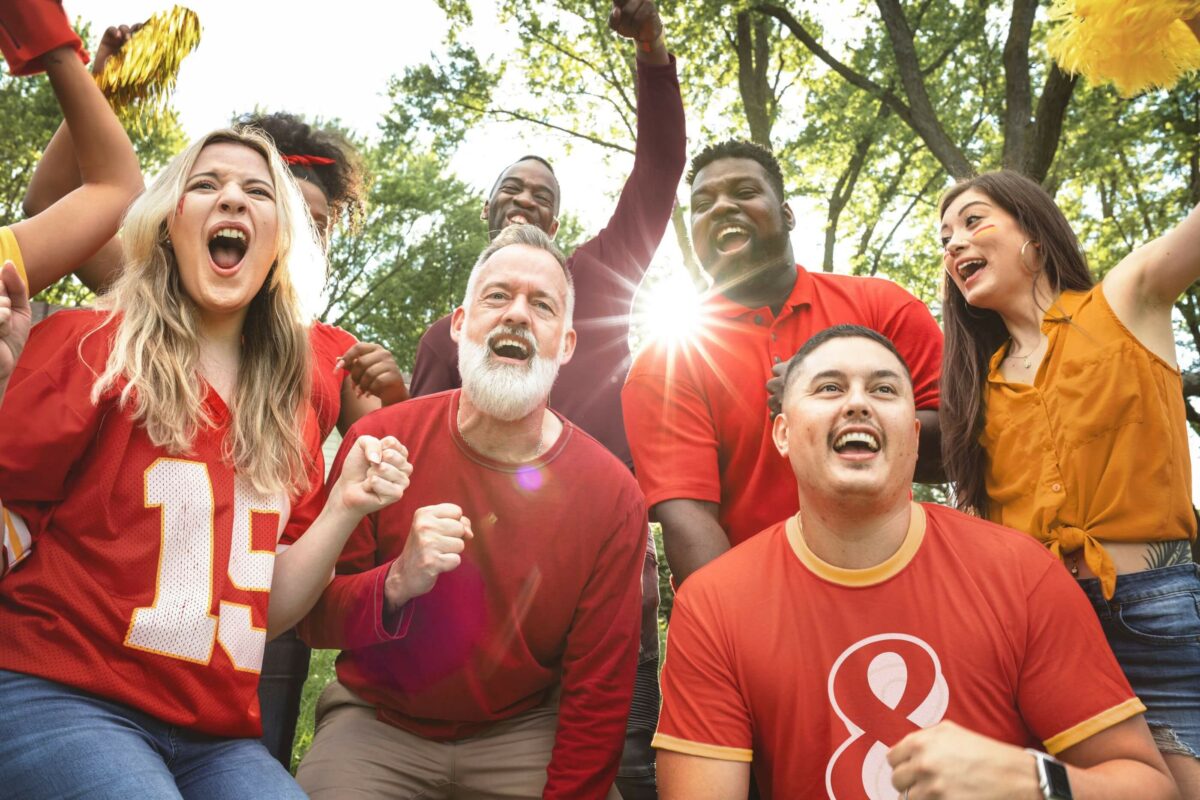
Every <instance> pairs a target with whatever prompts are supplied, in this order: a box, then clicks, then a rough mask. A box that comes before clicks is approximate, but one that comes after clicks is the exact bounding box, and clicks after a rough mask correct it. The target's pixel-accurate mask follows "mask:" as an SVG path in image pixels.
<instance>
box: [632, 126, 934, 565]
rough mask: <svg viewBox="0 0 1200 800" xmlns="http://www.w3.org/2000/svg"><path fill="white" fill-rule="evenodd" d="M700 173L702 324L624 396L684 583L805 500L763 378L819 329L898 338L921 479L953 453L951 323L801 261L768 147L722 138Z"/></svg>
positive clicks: (664, 344)
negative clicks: (944, 440)
mask: <svg viewBox="0 0 1200 800" xmlns="http://www.w3.org/2000/svg"><path fill="white" fill-rule="evenodd" d="M688 182H689V183H690V184H691V186H692V207H691V219H692V243H693V245H694V246H695V248H696V256H697V257H698V258H699V259H700V263H701V264H703V265H704V268H705V270H706V271H707V272H708V273H709V275H711V276H712V278H713V280H714V282H715V284H714V286H713V289H712V291H711V292H710V293H709V295H707V296H706V298H705V299H704V301H703V304H702V316H701V324H700V326H699V327H698V329H697V331H695V332H693V333H692V334H691V335H690V336H678V337H674V338H663V339H659V340H657V341H654V342H652V343H650V344H649V345H648V346H646V347H645V348H644V349H643V350H642V351H641V352H640V353H638V356H637V358H636V359H635V361H634V363H633V367H632V368H631V369H630V371H629V377H628V379H627V381H626V383H625V388H624V391H623V392H622V395H621V402H622V405H623V407H624V411H625V428H626V431H627V433H628V436H629V444H630V448H631V449H632V451H633V461H634V467H635V472H636V474H637V477H638V482H639V483H640V484H641V485H642V490H643V491H644V492H645V493H646V503H647V504H648V505H649V506H650V511H651V516H652V517H654V518H656V519H657V520H658V521H659V522H661V523H662V529H663V543H664V545H665V546H666V555H667V561H668V562H669V563H670V565H671V572H672V574H673V575H674V577H675V581H676V582H677V583H679V582H682V581H683V580H684V579H685V578H687V576H688V575H690V574H691V573H692V572H693V571H694V570H696V569H697V568H699V567H700V566H702V565H703V564H705V563H707V562H708V561H710V560H711V559H713V558H715V557H716V556H718V555H720V554H721V553H723V552H725V551H726V550H728V549H729V547H730V546H731V545H736V544H738V543H739V542H741V541H742V540H744V539H746V538H747V537H749V536H750V535H752V534H754V533H757V532H758V531H760V530H762V529H763V528H765V527H766V526H767V525H769V524H771V523H772V522H776V521H778V520H779V519H780V518H781V517H784V516H786V515H788V514H790V513H792V512H794V511H795V510H796V508H797V500H796V492H795V489H794V488H793V487H792V482H791V479H790V477H789V475H788V468H787V462H786V461H784V460H783V459H782V458H780V457H779V454H778V453H776V452H775V449H774V447H773V446H772V445H771V419H770V414H769V411H768V408H767V392H766V391H765V390H764V388H763V387H764V385H765V384H767V382H768V380H769V379H771V378H772V368H773V367H775V366H776V365H780V364H782V363H783V362H785V361H787V359H789V358H791V356H792V354H793V353H795V352H796V351H797V350H798V349H799V348H800V346H801V345H803V344H804V342H805V341H807V340H808V338H809V337H810V336H812V335H813V334H814V333H816V332H817V331H820V330H822V329H824V328H827V327H829V326H830V325H836V324H839V323H855V324H859V325H865V326H867V327H868V328H872V329H874V330H877V331H879V332H881V333H883V334H884V335H886V336H888V337H889V338H891V339H892V340H893V341H895V342H896V346H897V347H898V348H899V350H900V352H901V353H903V354H904V357H905V359H906V360H907V361H908V363H909V364H910V365H911V366H912V370H913V377H914V382H915V386H916V399H917V409H918V411H917V416H918V417H919V418H920V419H921V425H922V431H923V435H922V442H921V462H920V464H919V465H918V474H919V475H921V478H919V479H921V480H926V479H929V478H930V477H933V476H934V475H935V474H936V473H937V471H938V467H937V462H938V461H939V460H940V459H939V454H938V447H939V437H938V435H937V430H938V425H937V406H938V377H939V375H940V370H941V360H942V332H941V330H940V329H939V328H938V326H937V323H936V322H935V321H934V319H933V317H932V316H931V315H930V313H929V309H928V308H926V307H925V304H924V303H922V302H921V301H920V300H918V299H917V298H915V297H913V296H912V295H911V294H909V293H908V292H906V291H905V290H904V289H902V288H900V287H899V286H897V285H896V284H894V283H892V282H891V281H888V280H884V279H881V278H859V277H851V276H848V275H834V274H826V273H823V272H816V273H810V272H808V271H806V270H805V269H804V268H802V267H800V266H799V265H798V264H796V261H795V258H794V257H793V255H792V246H791V243H790V240H789V238H788V234H789V231H790V230H791V229H792V226H793V224H794V222H795V218H794V217H793V215H792V210H791V208H790V207H789V206H788V204H787V203H786V202H785V199H784V190H783V174H782V172H781V171H780V167H779V162H778V161H776V160H775V157H774V156H773V155H771V153H770V152H769V151H767V150H766V149H764V148H762V147H760V146H758V145H756V144H752V143H750V142H741V141H736V140H732V141H727V142H722V143H720V144H716V145H712V146H710V147H708V148H706V149H705V150H704V151H702V152H701V153H700V154H699V155H697V156H696V157H695V158H694V159H693V160H692V168H691V172H690V174H689V176H688Z"/></svg>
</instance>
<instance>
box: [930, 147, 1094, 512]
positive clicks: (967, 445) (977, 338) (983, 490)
mask: <svg viewBox="0 0 1200 800" xmlns="http://www.w3.org/2000/svg"><path fill="white" fill-rule="evenodd" d="M971 189H974V190H975V191H978V192H982V193H983V194H985V195H987V196H988V199H990V200H991V201H992V202H993V203H995V204H996V205H997V206H999V207H1000V208H1002V209H1004V210H1005V211H1007V212H1008V213H1009V214H1011V215H1012V216H1013V218H1014V219H1015V220H1016V221H1017V224H1018V225H1020V226H1021V229H1022V230H1023V231H1025V234H1026V235H1027V236H1028V237H1029V239H1030V240H1031V241H1033V242H1035V243H1037V245H1038V247H1037V252H1038V253H1039V254H1040V255H1041V257H1042V269H1043V270H1044V271H1045V273H1046V279H1047V281H1048V282H1049V284H1050V289H1051V291H1052V292H1053V293H1054V294H1055V295H1057V294H1058V293H1059V292H1060V291H1062V290H1064V289H1066V290H1087V289H1090V288H1091V287H1092V286H1093V285H1094V281H1093V279H1092V274H1091V273H1090V272H1089V271H1088V266H1087V259H1086V258H1085V257H1084V255H1083V251H1082V250H1081V249H1080V247H1079V240H1078V238H1076V236H1075V232H1074V231H1073V230H1071V226H1070V224H1069V223H1068V222H1067V218H1066V217H1064V216H1063V213H1062V212H1061V211H1060V210H1059V209H1058V206H1056V205H1055V204H1054V200H1052V199H1051V197H1050V195H1049V194H1047V193H1046V190H1045V189H1043V188H1042V187H1041V186H1040V185H1039V184H1037V183H1036V182H1034V181H1032V180H1030V179H1029V178H1026V177H1025V176H1024V175H1021V174H1020V173H1018V172H1013V171H1011V170H1001V171H999V172H986V173H984V174H982V175H977V176H976V177H974V178H970V179H968V180H964V181H961V182H959V183H956V184H955V185H954V186H952V187H950V189H948V190H947V191H946V193H945V194H944V195H942V199H941V201H939V203H938V214H939V216H944V215H945V213H946V209H947V208H948V207H949V205H950V204H951V203H952V202H954V200H955V198H957V197H958V196H959V195H961V194H962V193H963V192H966V191H968V190H971ZM942 278H943V280H942V283H943V286H942V326H943V328H944V330H945V335H946V342H945V350H944V352H943V356H942V381H941V401H940V408H939V409H938V416H939V418H940V421H941V428H942V464H943V465H944V467H945V469H946V477H947V478H948V479H949V480H950V481H952V482H953V483H954V484H955V487H954V503H955V505H956V506H957V507H958V508H959V509H960V510H963V511H971V512H974V513H976V514H978V515H980V516H986V515H987V513H988V496H987V484H986V481H985V478H984V475H985V471H986V469H987V453H986V452H985V451H984V449H983V445H981V444H980V443H979V436H980V434H981V433H982V432H983V414H984V408H983V390H984V386H985V385H986V382H987V376H988V363H989V362H990V361H991V358H992V354H994V353H995V352H996V351H997V350H998V349H999V348H1000V347H1001V346H1002V345H1003V344H1004V342H1005V341H1006V340H1007V339H1008V338H1009V334H1008V329H1007V328H1005V327H1004V321H1003V319H1001V317H1000V315H999V314H997V313H996V312H995V311H991V310H989V309H986V308H975V307H973V306H971V305H970V304H969V303H967V301H966V298H964V297H963V295H962V293H961V292H960V291H959V290H958V287H957V286H956V285H955V283H954V281H952V280H950V278H949V276H945V275H943V276H942Z"/></svg>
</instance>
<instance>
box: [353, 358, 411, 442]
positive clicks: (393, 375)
mask: <svg viewBox="0 0 1200 800" xmlns="http://www.w3.org/2000/svg"><path fill="white" fill-rule="evenodd" d="M341 362H342V366H343V367H345V369H346V371H347V372H348V373H349V374H347V375H346V380H345V381H343V382H342V413H341V414H340V415H339V417H338V430H339V431H341V433H342V435H343V436H345V435H346V431H348V430H350V426H351V425H353V424H354V423H355V422H358V420H359V419H360V418H362V417H364V416H366V415H367V414H369V413H371V412H372V411H375V410H376V409H378V408H381V407H383V406H390V405H392V404H393V403H400V402H403V401H405V400H407V399H408V387H406V386H405V385H404V376H403V375H401V374H400V368H399V367H398V366H397V365H396V359H395V357H394V356H393V355H392V354H391V353H390V352H389V351H388V350H387V349H386V348H384V347H382V346H380V345H377V344H374V343H372V342H359V343H358V344H356V345H354V346H353V347H351V348H350V349H349V350H347V351H346V352H345V353H343V354H342V357H341Z"/></svg>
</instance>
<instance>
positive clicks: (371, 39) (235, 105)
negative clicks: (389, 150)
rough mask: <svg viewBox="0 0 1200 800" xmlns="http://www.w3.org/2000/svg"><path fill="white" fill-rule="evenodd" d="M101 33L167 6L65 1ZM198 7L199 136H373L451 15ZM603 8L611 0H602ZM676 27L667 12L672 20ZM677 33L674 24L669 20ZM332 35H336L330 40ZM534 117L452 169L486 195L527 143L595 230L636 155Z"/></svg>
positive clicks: (188, 93)
mask: <svg viewBox="0 0 1200 800" xmlns="http://www.w3.org/2000/svg"><path fill="white" fill-rule="evenodd" d="M66 5H67V11H68V13H70V14H79V15H82V16H83V18H84V19H85V20H87V21H88V22H90V23H91V25H92V30H93V31H96V32H97V33H99V32H101V31H103V30H104V29H105V28H107V27H108V26H109V25H114V24H120V23H132V22H136V21H140V20H143V19H145V18H146V17H148V16H150V14H152V13H154V12H155V11H158V10H161V9H164V8H168V7H169V5H168V3H167V2H166V0H99V2H91V3H86V4H83V3H76V2H73V1H72V0H67V4H66ZM187 5H188V7H190V8H192V9H193V10H195V11H196V13H197V14H198V15H199V16H200V23H201V26H202V28H203V32H202V36H201V42H200V46H199V47H198V48H197V50H196V51H195V52H194V53H192V54H191V55H190V56H188V57H187V59H186V60H185V61H184V63H183V68H182V70H181V71H180V76H179V84H178V87H177V90H176V92H175V96H174V106H175V108H176V110H177V111H178V112H179V114H180V118H181V121H182V124H183V127H184V130H185V131H186V132H187V134H188V135H189V136H190V137H197V136H200V135H202V134H204V133H206V132H207V131H209V130H211V129H213V128H217V127H220V126H222V125H225V124H227V123H228V122H229V120H230V119H231V118H232V117H233V116H234V115H235V114H238V113H243V112H246V111H250V110H252V109H253V108H254V107H255V106H256V105H257V106H260V107H262V108H265V109H267V110H270V111H280V110H283V111H290V112H293V113H298V114H303V115H305V116H308V117H322V118H325V119H334V118H336V119H340V120H341V121H342V123H343V124H345V125H346V126H348V127H350V128H351V129H353V130H355V131H357V132H358V133H360V134H362V135H364V136H367V137H368V138H371V137H373V136H374V135H375V131H376V128H377V125H378V122H379V120H380V119H381V118H382V117H383V114H384V112H385V111H386V110H387V109H388V107H389V103H388V100H387V96H386V88H387V83H388V79H389V78H391V77H393V76H395V75H399V74H401V73H403V71H404V69H405V68H406V67H410V66H413V65H416V64H420V63H423V62H425V61H427V60H428V59H429V58H430V56H431V55H432V54H434V53H438V52H441V50H442V40H443V38H444V35H445V33H446V31H447V28H448V24H447V22H446V19H445V16H444V15H443V14H442V13H441V11H440V10H439V9H438V8H437V6H436V5H435V4H434V2H433V1H432V0H403V2H399V3H380V2H370V1H368V0H338V2H337V3H335V4H333V5H330V4H329V3H314V2H311V0H300V1H299V2H292V3H287V4H279V3H264V2H254V1H253V0H238V1H236V2H235V0H189V2H188V3H187ZM597 5H598V7H602V4H600V3H598V4H597ZM472 6H473V7H474V9H475V26H474V28H473V29H472V30H471V31H470V32H469V33H468V39H469V40H470V41H471V43H472V44H473V45H474V46H475V47H476V48H477V50H479V51H480V52H481V53H482V54H484V55H490V54H495V53H497V52H500V51H503V50H506V49H507V47H508V45H509V44H510V43H511V42H512V41H513V40H514V37H513V36H512V34H511V33H510V32H508V31H506V30H505V29H504V28H503V27H502V26H501V25H500V24H499V22H498V21H497V19H496V17H495V13H494V11H493V8H494V6H493V4H491V3H488V2H485V1H484V0H472ZM668 25H669V20H668ZM668 35H669V30H668ZM326 43H327V44H326ZM564 141H565V140H564V137H562V136H561V135H558V134H554V133H552V132H549V131H546V130H544V129H538V128H531V126H529V125H526V124H514V123H495V124H492V125H490V126H487V128H486V130H481V131H478V132H477V133H476V134H475V135H473V136H472V137H470V138H469V139H468V141H467V142H466V143H465V145H464V146H463V147H462V148H461V149H460V151H459V153H458V154H457V156H456V157H455V159H454V162H453V167H454V169H455V170H456V172H458V174H459V176H460V177H461V178H463V179H464V180H465V181H467V182H468V183H470V184H472V185H474V186H477V187H479V190H480V197H481V199H482V196H483V193H484V192H486V191H487V188H488V187H489V186H490V185H491V183H492V181H493V179H494V178H495V176H496V174H497V173H498V172H499V169H500V168H501V167H502V166H504V165H505V164H508V163H509V162H511V161H513V160H514V159H516V158H518V157H520V156H522V155H525V154H527V153H529V152H537V153H539V154H544V155H546V156H548V157H549V158H550V159H551V160H552V161H553V163H554V165H555V170H556V171H557V172H558V173H559V176H560V178H561V183H562V186H563V194H564V200H565V204H566V207H567V208H568V209H569V210H570V211H571V212H572V213H573V214H575V215H576V216H577V217H579V218H580V219H581V221H582V222H583V223H584V226H585V228H586V229H587V230H589V231H591V230H596V229H598V228H600V227H601V226H603V224H604V222H605V221H606V220H607V217H608V214H609V213H611V210H612V202H613V198H614V197H615V195H616V193H617V192H618V191H619V190H620V187H621V185H622V182H623V180H624V177H625V175H627V174H628V171H629V168H630V166H631V165H632V157H620V156H618V157H614V158H612V159H611V160H610V161H609V162H608V163H605V161H604V160H603V158H602V156H604V155H605V152H602V151H601V148H599V147H597V146H595V145H591V144H587V143H584V142H576V143H575V145H574V147H573V150H572V151H571V153H570V155H567V152H566V149H565V147H564ZM823 221H824V220H823V215H814V216H813V217H812V220H811V222H812V224H801V225H799V226H797V227H798V229H799V230H798V231H797V235H796V237H795V243H796V246H797V254H798V257H800V258H801V260H802V261H803V262H804V263H810V264H811V263H818V264H819V263H820V258H821V237H822V233H821V230H822V228H821V226H822V225H823ZM659 259H660V260H662V261H664V262H673V263H679V261H680V256H679V250H678V248H677V247H676V246H675V241H674V237H672V236H670V235H669V234H668V235H667V236H666V237H664V247H663V249H662V250H661V251H660V254H659Z"/></svg>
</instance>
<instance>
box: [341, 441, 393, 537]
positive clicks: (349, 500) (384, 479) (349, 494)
mask: <svg viewBox="0 0 1200 800" xmlns="http://www.w3.org/2000/svg"><path fill="white" fill-rule="evenodd" d="M410 475H412V464H409V463H408V449H407V448H405V446H404V445H402V444H400V442H399V441H398V440H397V439H396V437H394V436H385V437H383V438H382V439H376V438H375V437H374V436H360V437H358V439H356V440H355V441H354V446H353V447H352V448H351V449H350V452H348V453H347V454H346V458H345V460H344V461H343V462H342V474H341V475H340V476H338V479H337V483H335V484H334V485H333V489H332V490H331V491H330V493H329V501H330V502H335V501H336V502H339V503H341V504H342V506H343V507H344V508H345V509H346V510H347V511H350V512H352V513H354V514H355V515H357V516H360V517H363V516H366V515H367V514H373V513H375V512H376V511H378V510H379V509H381V508H384V507H386V506H389V505H391V504H392V503H394V502H396V501H397V500H399V499H400V497H401V496H402V495H403V494H404V490H405V489H407V488H408V481H409V476H410Z"/></svg>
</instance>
